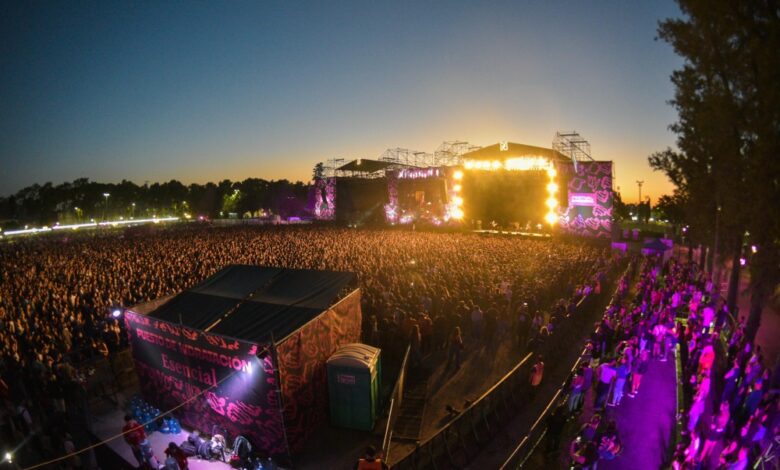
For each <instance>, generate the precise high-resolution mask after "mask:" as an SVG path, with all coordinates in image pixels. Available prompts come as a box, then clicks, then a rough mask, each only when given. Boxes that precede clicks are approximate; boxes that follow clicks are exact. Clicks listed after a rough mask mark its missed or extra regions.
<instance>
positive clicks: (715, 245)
mask: <svg viewBox="0 0 780 470" xmlns="http://www.w3.org/2000/svg"><path fill="white" fill-rule="evenodd" d="M678 4H679V6H680V10H681V11H682V13H683V17H682V18H674V19H667V20H664V21H662V22H661V23H660V24H659V28H658V33H659V37H660V39H662V40H663V41H665V42H667V43H669V44H670V45H671V46H672V47H673V48H674V50H675V52H676V53H677V54H678V55H679V56H681V57H682V58H683V59H684V63H683V65H682V67H681V68H680V69H679V70H675V71H674V72H673V74H672V76H671V80H672V83H673V85H674V88H675V95H674V98H673V99H672V100H671V102H670V103H671V104H672V106H674V108H675V109H676V111H677V113H678V119H677V121H676V122H675V123H673V124H672V125H671V126H670V128H671V130H672V131H673V132H674V133H675V134H676V135H677V149H671V148H669V149H666V150H663V151H660V152H656V153H654V154H652V155H651V156H650V157H649V158H648V160H649V163H650V166H651V167H652V168H653V169H655V170H657V171H662V172H663V173H665V174H666V176H667V177H668V178H669V179H670V180H671V182H672V183H674V185H675V187H676V190H675V193H674V194H673V195H671V196H670V197H669V199H670V200H669V202H671V203H673V204H674V206H675V207H678V208H680V212H681V214H680V216H681V217H684V219H685V222H686V223H687V225H688V226H689V228H688V236H689V240H690V241H691V243H692V244H696V245H700V246H701V247H702V250H701V251H700V257H701V258H700V262H701V263H702V264H703V265H706V267H707V269H708V271H710V272H713V271H723V270H722V269H719V268H720V267H722V266H725V265H729V264H730V265H731V266H732V267H733V269H732V270H731V271H730V277H729V287H728V291H727V295H726V300H727V303H728V305H729V307H730V308H731V311H732V312H733V311H734V308H735V306H736V304H737V298H738V287H739V279H740V266H741V260H742V259H743V258H746V259H748V262H747V265H748V267H749V272H750V295H751V301H750V312H749V315H748V318H747V333H748V336H749V339H751V340H752V339H753V337H754V336H755V333H756V331H757V330H758V327H759V324H760V319H761V310H762V308H763V307H764V306H765V305H766V303H767V302H769V301H770V300H772V296H773V295H775V292H776V289H777V288H778V283H779V281H780V54H778V52H777V51H778V50H780V8H779V6H778V3H777V2H776V1H773V0H749V1H740V2H731V1H728V0H716V1H712V2H701V1H696V0H678Z"/></svg>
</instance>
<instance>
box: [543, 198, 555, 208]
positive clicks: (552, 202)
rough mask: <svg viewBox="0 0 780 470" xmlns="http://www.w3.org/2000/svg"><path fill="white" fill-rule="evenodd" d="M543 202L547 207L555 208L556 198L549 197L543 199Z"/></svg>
mask: <svg viewBox="0 0 780 470" xmlns="http://www.w3.org/2000/svg"><path fill="white" fill-rule="evenodd" d="M545 204H547V207H549V208H550V209H555V208H556V207H557V206H558V200H557V199H555V198H554V197H551V198H549V199H547V201H545Z"/></svg>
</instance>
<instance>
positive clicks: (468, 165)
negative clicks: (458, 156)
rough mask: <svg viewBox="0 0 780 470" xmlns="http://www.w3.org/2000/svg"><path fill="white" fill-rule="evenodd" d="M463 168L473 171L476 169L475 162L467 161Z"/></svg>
mask: <svg viewBox="0 0 780 470" xmlns="http://www.w3.org/2000/svg"><path fill="white" fill-rule="evenodd" d="M463 166H464V167H465V168H466V169H467V170H471V169H472V168H474V162H473V161H471V160H466V163H464V164H463Z"/></svg>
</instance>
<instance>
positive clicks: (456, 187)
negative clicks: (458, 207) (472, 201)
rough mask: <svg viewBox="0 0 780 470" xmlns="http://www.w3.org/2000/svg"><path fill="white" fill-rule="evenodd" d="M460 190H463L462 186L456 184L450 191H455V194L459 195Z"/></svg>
mask: <svg viewBox="0 0 780 470" xmlns="http://www.w3.org/2000/svg"><path fill="white" fill-rule="evenodd" d="M461 189H463V186H461V185H459V184H456V185H455V186H453V187H452V190H453V191H455V192H456V193H459V192H460V190H461Z"/></svg>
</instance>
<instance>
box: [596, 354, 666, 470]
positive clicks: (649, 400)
mask: <svg viewBox="0 0 780 470" xmlns="http://www.w3.org/2000/svg"><path fill="white" fill-rule="evenodd" d="M676 381H677V378H676V372H675V370H674V360H673V358H672V357H670V358H669V360H668V361H666V362H661V361H653V362H651V363H650V367H649V368H648V371H647V374H646V375H645V376H644V377H643V379H642V386H641V388H640V389H639V394H637V396H636V397H635V398H631V397H629V396H627V395H626V396H624V397H623V400H622V402H621V403H620V406H617V407H614V408H613V407H607V412H606V415H607V417H608V418H612V419H614V420H615V421H616V422H617V427H618V432H619V434H620V438H621V440H622V441H623V448H624V451H623V453H622V454H621V455H619V456H618V457H617V458H615V459H614V460H611V461H604V460H602V461H600V462H599V470H610V469H615V470H618V469H635V470H658V469H660V468H662V465H663V463H664V458H665V457H666V455H667V451H668V444H669V439H670V438H671V436H672V432H673V427H674V424H675V414H676V408H677V384H676Z"/></svg>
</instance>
